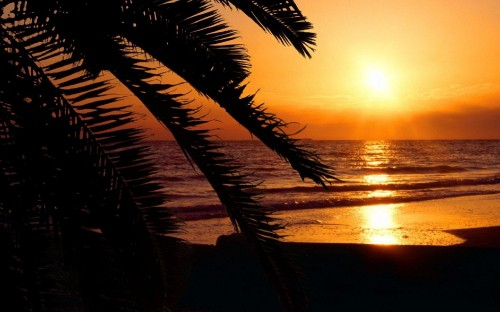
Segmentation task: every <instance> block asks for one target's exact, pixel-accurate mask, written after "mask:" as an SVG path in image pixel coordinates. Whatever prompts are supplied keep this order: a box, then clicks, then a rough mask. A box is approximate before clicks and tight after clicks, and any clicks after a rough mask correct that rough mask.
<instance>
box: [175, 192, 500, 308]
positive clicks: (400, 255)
mask: <svg viewBox="0 0 500 312" xmlns="http://www.w3.org/2000/svg"><path fill="white" fill-rule="evenodd" d="M499 208H500V197H499V195H487V196H470V197H462V198H453V199H452V198H450V199H443V200H436V201H429V202H415V203H405V204H402V205H400V206H397V207H396V208H394V207H392V208H381V209H382V210H388V211H389V213H388V214H389V215H390V216H392V217H390V218H387V217H386V216H385V217H384V216H383V215H387V213H385V214H384V213H381V215H382V216H380V217H379V218H380V219H381V220H380V221H379V222H380V224H389V225H390V224H396V225H395V226H393V225H390V226H388V227H384V226H374V225H373V224H372V223H370V224H372V226H371V227H368V226H367V225H366V224H368V223H363V222H367V221H366V220H365V219H364V218H365V217H364V216H363V212H362V209H361V208H360V207H351V208H346V209H345V211H342V209H344V208H335V209H332V211H335V212H334V213H333V212H329V213H325V214H317V213H316V212H315V213H312V212H313V211H317V210H316V209H313V210H310V211H309V213H307V220H318V221H321V222H314V221H311V222H310V228H308V226H309V225H308V224H307V222H302V223H303V224H302V225H306V227H305V228H304V227H299V226H298V224H297V226H296V227H297V229H294V230H293V231H292V232H291V233H293V236H292V237H288V241H287V242H284V243H283V250H284V252H287V253H289V254H292V255H294V256H293V259H295V263H296V264H297V266H298V267H299V268H300V270H301V272H302V275H303V280H302V282H301V283H302V285H304V289H305V292H306V293H307V295H308V298H309V311H500V223H499V220H500V218H499V216H500V209H499ZM318 210H319V209H318ZM390 211H392V212H390ZM288 213H290V212H286V214H288ZM301 213H302V212H301ZM332 213H333V214H332ZM291 216H292V217H293V218H295V219H294V220H306V219H305V216H302V215H296V214H295V213H294V212H292V213H291ZM326 216H328V218H330V219H327V217H326ZM391 218H392V219H391ZM363 220H364V221H363ZM384 220H385V221H384ZM391 220H392V221H391ZM212 221H214V220H212ZM325 223H329V224H330V223H331V224H334V223H335V224H343V226H340V225H339V226H338V227H337V228H338V229H337V230H334V229H332V228H334V227H333V225H328V226H329V227H328V229H329V230H328V231H326V230H325V229H324V228H325V227H326V226H325ZM360 224H361V225H360ZM363 224H364V225H363ZM219 226H220V225H219ZM292 226H293V225H292ZM300 228H301V229H300ZM388 229H389V230H388ZM370 231H371V232H373V233H369V234H367V235H365V234H366V232H370ZM377 231H382V232H378V234H377V233H375V232H377ZM318 232H328V233H330V234H331V233H334V234H335V233H337V235H334V236H333V239H332V238H328V239H326V234H324V233H320V234H318ZM387 232H388V233H389V234H387ZM304 233H307V234H308V236H307V237H308V241H305V242H298V241H293V240H298V235H304ZM390 233H392V234H390ZM375 234H377V235H379V234H380V235H382V234H387V235H392V236H391V237H396V239H397V240H394V239H393V238H391V239H385V240H384V239H382V240H381V242H382V244H373V243H370V239H371V238H370V237H372V236H373V235H375ZM370 235H371V236H370ZM356 237H357V238H356ZM363 237H364V238H363ZM222 241H223V242H224V240H222ZM317 241H321V242H317ZM391 242H396V245H391ZM191 259H192V260H191V271H190V272H191V273H190V275H189V280H188V281H187V284H186V285H187V287H186V289H185V291H184V295H183V296H182V298H181V300H180V303H179V311H282V308H281V306H280V304H279V302H278V300H277V295H276V292H275V290H274V289H273V287H272V286H271V283H270V282H269V280H268V279H267V277H266V275H265V274H264V272H263V270H262V267H261V265H260V263H259V260H258V258H257V257H256V256H255V254H254V253H253V252H252V249H251V248H250V247H249V246H248V245H247V244H244V243H241V241H240V240H231V239H226V240H225V243H224V244H220V243H219V244H218V245H213V244H195V245H194V247H193V254H192V258H191Z"/></svg>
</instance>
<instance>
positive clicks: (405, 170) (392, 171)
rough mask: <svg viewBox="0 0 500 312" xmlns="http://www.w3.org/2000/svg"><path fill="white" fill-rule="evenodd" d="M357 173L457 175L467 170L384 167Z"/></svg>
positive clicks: (438, 167)
mask: <svg viewBox="0 0 500 312" xmlns="http://www.w3.org/2000/svg"><path fill="white" fill-rule="evenodd" d="M359 171H363V172H366V173H378V174H427V173H457V172H465V171H467V168H462V167H456V166H446V165H440V166H417V167H412V166H402V167H385V168H362V169H359Z"/></svg>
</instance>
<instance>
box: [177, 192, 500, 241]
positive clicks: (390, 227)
mask: <svg viewBox="0 0 500 312" xmlns="http://www.w3.org/2000/svg"><path fill="white" fill-rule="evenodd" d="M275 216H276V217H278V218H279V219H280V220H281V221H282V222H283V223H285V225H286V229H285V231H282V232H280V234H282V235H284V236H285V241H286V242H309V243H315V242H316V243H320V242H323V243H354V244H384V245H433V246H443V245H459V244H462V243H464V242H465V241H466V239H468V238H467V237H465V238H464V237H460V235H462V236H463V235H466V236H470V235H475V236H477V235H479V234H477V233H476V234H471V232H470V231H469V232H467V233H465V232H464V230H467V229H474V228H485V227H495V226H500V194H489V195H473V196H462V197H450V198H444V199H434V200H427V201H419V202H407V203H398V204H378V205H370V206H353V207H337V208H319V209H304V210H288V211H280V212H278V213H276V214H275ZM184 229H185V230H186V233H184V234H182V235H180V237H181V238H183V239H186V240H188V241H190V242H191V243H195V244H207V245H214V244H215V241H216V240H217V238H218V237H219V236H220V235H228V234H231V233H232V232H233V228H232V225H231V223H230V222H229V220H228V219H227V218H211V219H206V220H195V221H185V227H184ZM460 230H463V231H460ZM495 233H496V232H495ZM483 238H484V239H485V240H486V237H484V236H483ZM480 241H481V239H480V238H476V239H474V240H473V241H472V243H474V244H476V245H481V246H483V245H485V243H481V242H480ZM498 241H500V239H498ZM472 243H471V241H470V239H469V242H468V244H472ZM495 244H497V243H496V241H495V240H494V239H488V242H487V243H486V245H495Z"/></svg>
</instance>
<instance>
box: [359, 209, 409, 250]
mask: <svg viewBox="0 0 500 312" xmlns="http://www.w3.org/2000/svg"><path fill="white" fill-rule="evenodd" d="M398 206H399V205H398V204H385V205H375V206H366V207H363V208H362V209H361V215H362V216H361V218H362V220H363V225H362V226H363V228H364V235H365V236H366V242H367V243H369V244H380V245H389V244H399V243H400V239H399V237H398V235H396V233H395V230H396V229H397V228H398V227H399V226H398V224H397V222H396V221H395V214H396V212H397V209H398Z"/></svg>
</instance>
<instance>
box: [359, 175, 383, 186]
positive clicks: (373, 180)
mask: <svg viewBox="0 0 500 312" xmlns="http://www.w3.org/2000/svg"><path fill="white" fill-rule="evenodd" d="M363 178H364V180H365V181H366V183H368V184H384V183H387V182H389V176H388V175H387V174H370V175H365V176H364V177H363Z"/></svg>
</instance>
